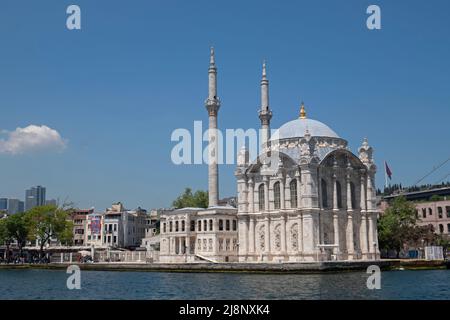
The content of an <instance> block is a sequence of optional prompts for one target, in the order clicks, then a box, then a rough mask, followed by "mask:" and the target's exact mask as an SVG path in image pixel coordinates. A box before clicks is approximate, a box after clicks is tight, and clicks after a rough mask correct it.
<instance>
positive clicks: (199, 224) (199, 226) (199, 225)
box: [197, 220, 202, 231]
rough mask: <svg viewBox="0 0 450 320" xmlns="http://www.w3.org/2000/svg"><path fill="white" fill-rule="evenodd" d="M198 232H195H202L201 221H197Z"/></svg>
mask: <svg viewBox="0 0 450 320" xmlns="http://www.w3.org/2000/svg"><path fill="white" fill-rule="evenodd" d="M197 224H198V228H197V229H198V230H197V231H202V221H201V220H198V223H197Z"/></svg>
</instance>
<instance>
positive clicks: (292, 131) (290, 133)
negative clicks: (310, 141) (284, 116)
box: [270, 118, 339, 140]
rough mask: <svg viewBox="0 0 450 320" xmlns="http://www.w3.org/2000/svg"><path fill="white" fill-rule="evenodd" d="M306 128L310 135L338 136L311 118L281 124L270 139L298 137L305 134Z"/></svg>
mask: <svg viewBox="0 0 450 320" xmlns="http://www.w3.org/2000/svg"><path fill="white" fill-rule="evenodd" d="M306 130H308V131H309V134H310V135H311V136H312V137H329V138H339V136H338V135H337V134H336V132H334V131H333V130H331V129H330V127H328V126H327V125H326V124H323V123H322V122H320V121H317V120H313V119H301V118H299V119H295V120H292V121H289V122H287V123H285V124H283V125H282V126H281V127H280V128H279V129H278V130H277V131H275V133H274V134H273V135H272V138H271V139H270V140H280V139H288V138H300V137H304V136H305V132H306Z"/></svg>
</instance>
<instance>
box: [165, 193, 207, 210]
mask: <svg viewBox="0 0 450 320" xmlns="http://www.w3.org/2000/svg"><path fill="white" fill-rule="evenodd" d="M172 205H173V206H174V207H175V208H176V209H180V208H187V207H195V208H207V207H208V192H206V191H202V190H197V191H196V192H195V193H192V189H191V188H186V189H185V190H184V192H183V194H181V195H180V196H178V198H176V199H175V200H174V201H173V203H172Z"/></svg>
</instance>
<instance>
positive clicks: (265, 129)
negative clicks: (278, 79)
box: [259, 62, 272, 146]
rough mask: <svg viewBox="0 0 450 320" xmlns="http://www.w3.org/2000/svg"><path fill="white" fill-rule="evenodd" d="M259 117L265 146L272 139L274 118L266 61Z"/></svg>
mask: <svg viewBox="0 0 450 320" xmlns="http://www.w3.org/2000/svg"><path fill="white" fill-rule="evenodd" d="M259 119H260V120H261V145H262V146H264V145H265V144H266V143H267V142H268V141H269V139H270V119H272V111H270V108H269V80H267V74H266V62H263V67H262V79H261V110H259Z"/></svg>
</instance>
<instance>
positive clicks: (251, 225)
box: [248, 216, 255, 253]
mask: <svg viewBox="0 0 450 320" xmlns="http://www.w3.org/2000/svg"><path fill="white" fill-rule="evenodd" d="M249 219H250V221H249V227H248V241H249V243H248V252H249V253H254V252H255V219H254V217H253V216H249Z"/></svg>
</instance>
